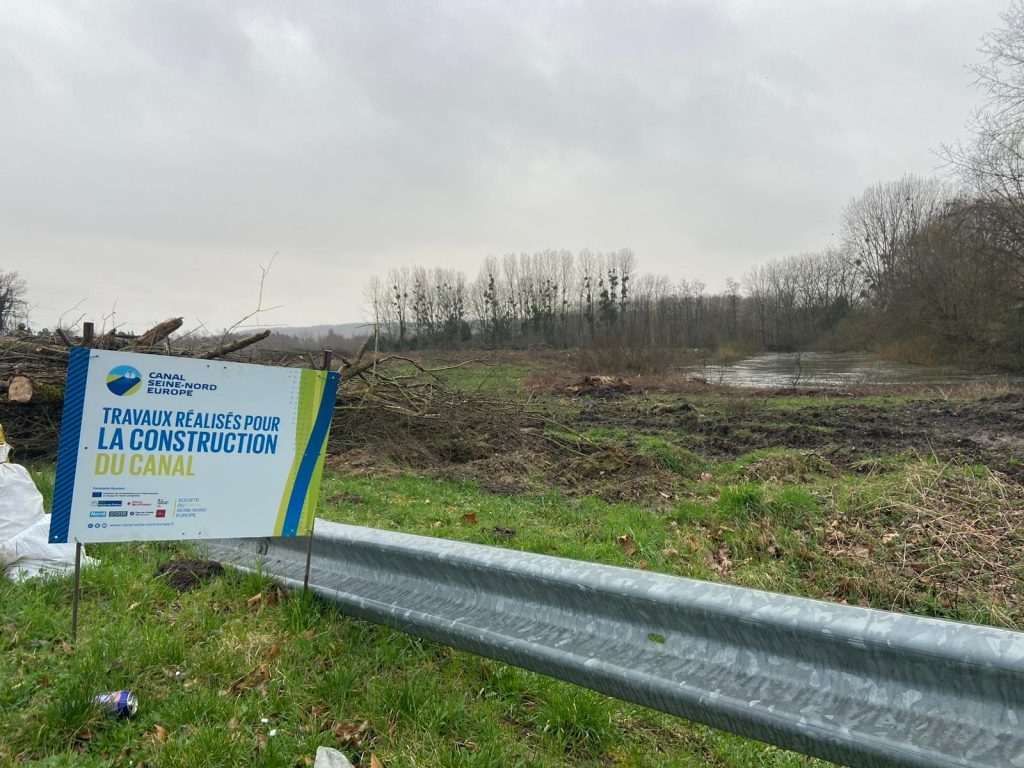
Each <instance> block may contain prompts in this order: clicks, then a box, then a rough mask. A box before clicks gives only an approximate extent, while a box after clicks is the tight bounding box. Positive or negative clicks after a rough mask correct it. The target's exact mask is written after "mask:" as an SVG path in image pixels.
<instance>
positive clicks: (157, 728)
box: [152, 725, 167, 744]
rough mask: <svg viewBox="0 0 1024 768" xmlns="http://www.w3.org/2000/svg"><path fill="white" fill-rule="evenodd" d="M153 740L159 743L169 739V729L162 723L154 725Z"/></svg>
mask: <svg viewBox="0 0 1024 768" xmlns="http://www.w3.org/2000/svg"><path fill="white" fill-rule="evenodd" d="M152 735H153V741H154V742H155V743H157V744H163V743H164V742H165V741H167V729H166V728H164V727H163V726H162V725H154V726H153V734H152Z"/></svg>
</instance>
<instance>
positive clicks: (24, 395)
mask: <svg viewBox="0 0 1024 768" xmlns="http://www.w3.org/2000/svg"><path fill="white" fill-rule="evenodd" d="M34 390H35V386H33V384H32V379H30V378H29V377H28V376H12V377H11V380H10V382H8V384H7V399H8V400H10V401H11V402H12V403H27V402H29V401H30V400H32V393H33V391H34Z"/></svg>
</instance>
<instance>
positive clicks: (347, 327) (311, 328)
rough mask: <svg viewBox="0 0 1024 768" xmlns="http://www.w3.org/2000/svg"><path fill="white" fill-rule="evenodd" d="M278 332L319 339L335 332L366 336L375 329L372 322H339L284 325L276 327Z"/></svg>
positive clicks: (339, 334)
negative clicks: (333, 323) (332, 323)
mask: <svg viewBox="0 0 1024 768" xmlns="http://www.w3.org/2000/svg"><path fill="white" fill-rule="evenodd" d="M274 331H275V332H276V333H284V334H287V335H289V336H295V337H296V338H299V339H318V338H322V337H324V336H326V335H327V334H329V333H333V334H334V335H335V336H349V337H351V336H365V335H367V334H369V333H371V332H372V331H373V324H372V323H337V324H335V325H306V326H283V327H281V328H275V329H274Z"/></svg>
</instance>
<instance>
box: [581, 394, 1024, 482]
mask: <svg viewBox="0 0 1024 768" xmlns="http://www.w3.org/2000/svg"><path fill="white" fill-rule="evenodd" d="M793 397H794V399H796V398H799V402H803V401H805V400H806V398H808V397H818V398H820V399H821V403H820V404H815V405H810V406H806V405H796V406H793V407H787V406H786V404H785V395H784V394H783V395H782V396H781V397H780V396H779V395H777V394H772V395H771V396H770V397H769V396H767V395H766V396H760V395H750V394H747V395H743V396H737V397H733V398H730V399H726V400H723V401H722V402H721V403H719V404H716V405H715V406H713V407H702V406H701V405H699V404H697V405H693V404H691V402H690V401H689V400H687V399H686V397H685V396H680V397H679V398H678V400H677V401H676V402H672V401H668V402H666V401H664V400H661V401H659V402H657V403H653V404H652V403H651V402H649V401H648V400H646V399H645V398H643V397H633V396H628V395H626V396H622V397H619V398H616V399H615V400H608V401H605V402H602V403H601V404H600V405H594V404H587V405H585V406H583V407H582V408H581V410H580V414H579V417H578V423H579V424H580V425H581V426H588V427H594V426H602V427H621V428H625V429H630V430H637V431H641V432H648V431H653V432H661V433H671V434H673V435H675V436H677V437H678V438H680V439H682V440H683V441H684V442H686V443H689V444H690V445H691V446H692V450H694V451H695V452H696V453H699V454H701V455H703V456H706V457H707V458H711V459H722V458H735V457H737V456H741V455H743V454H745V453H749V452H751V451H755V450H759V449H764V448H795V449H815V450H818V451H822V452H823V453H824V455H826V456H828V457H829V458H830V460H831V461H833V462H834V463H836V464H838V465H840V466H846V467H848V466H850V465H851V464H854V463H856V462H859V461H861V460H863V459H864V458H866V457H880V456H890V455H894V454H902V453H918V454H921V455H935V456H937V457H939V458H941V459H959V460H963V461H967V462H970V463H977V464H985V465H987V466H988V467H989V468H990V469H994V470H997V471H1000V472H1004V473H1005V474H1008V475H1011V476H1014V477H1017V478H1018V479H1024V397H1022V396H1021V395H1019V394H1003V395H999V396H996V397H988V398H980V399H977V400H974V401H969V402H950V401H942V400H906V401H904V400H902V399H900V400H898V401H893V402H885V401H884V400H880V402H879V403H878V404H865V403H863V402H850V403H846V402H844V399H845V398H842V397H836V396H835V394H834V393H830V392H818V393H807V392H801V393H796V394H794V395H793ZM851 399H852V398H851Z"/></svg>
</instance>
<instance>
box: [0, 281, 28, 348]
mask: <svg viewBox="0 0 1024 768" xmlns="http://www.w3.org/2000/svg"><path fill="white" fill-rule="evenodd" d="M27 294H28V286H27V285H26V284H25V281H24V280H23V279H22V278H21V276H20V275H19V274H18V273H17V272H5V271H4V270H2V269H0V333H8V332H10V331H13V330H14V329H15V328H17V327H18V324H19V323H24V322H27V320H28V318H27V315H28V302H27V301H26V298H25V297H26V296H27Z"/></svg>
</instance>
